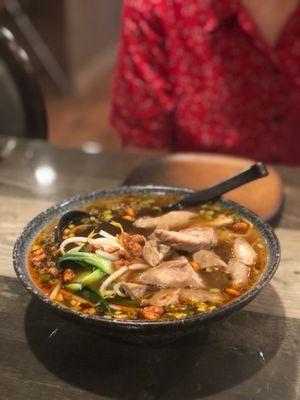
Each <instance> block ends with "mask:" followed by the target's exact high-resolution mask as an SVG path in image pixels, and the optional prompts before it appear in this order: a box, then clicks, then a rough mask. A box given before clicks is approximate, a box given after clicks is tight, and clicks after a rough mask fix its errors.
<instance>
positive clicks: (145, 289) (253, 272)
mask: <svg viewBox="0 0 300 400" xmlns="http://www.w3.org/2000/svg"><path fill="white" fill-rule="evenodd" d="M179 198H180V196H178V195H176V196H175V195H163V196H162V195H156V194H153V195H152V194H150V195H148V194H146V195H143V194H142V195H125V196H118V197H112V198H107V199H103V200H97V201H93V202H89V203H86V204H85V205H84V206H82V207H81V208H80V209H82V210H84V211H87V212H88V213H89V217H86V218H82V219H81V220H76V221H72V223H70V224H69V225H68V226H67V227H66V228H65V229H64V231H63V238H62V241H60V242H57V241H55V235H54V232H55V227H56V225H57V222H58V221H53V223H51V224H50V225H49V226H47V227H46V228H45V229H44V230H43V231H42V232H41V233H40V234H39V235H38V236H37V237H36V239H35V240H34V242H33V243H32V246H31V248H30V252H29V255H28V262H29V270H30V274H31V276H32V279H33V281H34V283H35V285H36V286H37V287H38V288H39V290H40V291H41V292H43V293H44V294H45V295H46V296H48V297H50V298H51V299H52V300H53V301H55V302H59V303H60V304H62V305H64V306H66V307H68V308H71V309H72V310H74V311H79V312H82V313H85V314H91V315H101V316H104V317H105V318H116V319H147V320H162V319H166V318H171V319H173V318H184V317H188V316H192V315H194V314H199V313H204V312H210V311H212V310H214V309H216V308H217V307H220V306H222V305H224V304H226V303H228V302H230V301H233V300H235V299H236V298H238V297H240V296H241V295H243V294H244V293H245V292H246V291H248V290H249V289H250V288H251V287H252V286H253V285H254V284H255V283H256V282H257V281H258V280H259V278H260V276H261V273H262V271H263V269H264V267H265V265H266V261H267V256H268V254H267V248H266V243H265V241H264V239H263V237H262V236H261V235H260V233H259V232H258V231H257V229H256V228H255V227H254V226H253V225H252V224H251V223H250V222H249V221H247V220H245V219H244V218H243V217H241V216H240V215H238V214H236V213H233V212H232V211H231V210H229V209H226V208H224V207H222V206H220V205H219V204H218V203H208V204H205V205H203V206H200V207H197V208H193V209H188V210H180V211H176V212H173V214H172V213H168V214H162V212H161V207H162V206H164V205H165V204H168V203H169V202H172V201H175V200H177V199H179ZM170 214H171V215H170Z"/></svg>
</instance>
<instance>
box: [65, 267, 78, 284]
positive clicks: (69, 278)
mask: <svg viewBox="0 0 300 400" xmlns="http://www.w3.org/2000/svg"><path fill="white" fill-rule="evenodd" d="M75 276H76V275H75V273H74V271H73V270H72V269H71V268H67V269H66V270H65V271H64V273H63V281H64V282H71V281H72V280H73V279H74V278H75Z"/></svg>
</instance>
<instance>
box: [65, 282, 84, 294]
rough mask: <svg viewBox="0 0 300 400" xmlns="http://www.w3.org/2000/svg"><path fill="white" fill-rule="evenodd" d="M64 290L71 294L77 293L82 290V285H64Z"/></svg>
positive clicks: (75, 283)
mask: <svg viewBox="0 0 300 400" xmlns="http://www.w3.org/2000/svg"><path fill="white" fill-rule="evenodd" d="M65 288H66V289H68V290H71V292H78V291H79V290H81V289H82V284H81V283H77V282H73V283H68V284H67V285H65Z"/></svg>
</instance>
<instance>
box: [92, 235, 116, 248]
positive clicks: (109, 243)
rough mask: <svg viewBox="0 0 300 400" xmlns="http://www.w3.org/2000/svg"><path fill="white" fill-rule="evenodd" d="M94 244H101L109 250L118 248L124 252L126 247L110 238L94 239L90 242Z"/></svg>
mask: <svg viewBox="0 0 300 400" xmlns="http://www.w3.org/2000/svg"><path fill="white" fill-rule="evenodd" d="M90 243H92V244H100V245H101V246H103V248H104V249H105V248H108V247H118V248H119V249H122V250H124V247H122V246H121V245H120V243H118V242H116V241H115V240H112V239H109V238H98V239H92V241H91V242H90Z"/></svg>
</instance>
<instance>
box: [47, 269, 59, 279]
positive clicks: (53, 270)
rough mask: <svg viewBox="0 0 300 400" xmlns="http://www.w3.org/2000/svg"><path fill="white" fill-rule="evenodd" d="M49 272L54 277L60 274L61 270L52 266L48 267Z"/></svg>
mask: <svg viewBox="0 0 300 400" xmlns="http://www.w3.org/2000/svg"><path fill="white" fill-rule="evenodd" d="M48 273H49V274H50V275H52V276H53V277H54V278H57V277H58V275H59V270H58V268H55V267H51V268H49V269H48Z"/></svg>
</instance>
